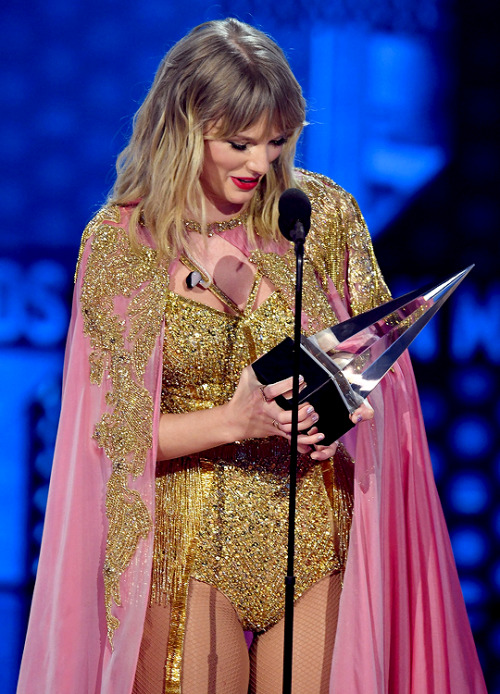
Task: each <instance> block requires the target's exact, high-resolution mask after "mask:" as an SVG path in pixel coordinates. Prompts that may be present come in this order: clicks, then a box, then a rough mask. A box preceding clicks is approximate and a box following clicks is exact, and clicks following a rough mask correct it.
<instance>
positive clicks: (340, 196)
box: [294, 168, 357, 209]
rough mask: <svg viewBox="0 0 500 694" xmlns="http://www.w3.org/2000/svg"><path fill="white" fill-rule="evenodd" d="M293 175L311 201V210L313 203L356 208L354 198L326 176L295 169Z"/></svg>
mask: <svg viewBox="0 0 500 694" xmlns="http://www.w3.org/2000/svg"><path fill="white" fill-rule="evenodd" d="M294 173H295V178H296V180H297V182H298V184H299V185H300V187H301V188H302V189H303V190H304V192H305V193H306V194H307V195H308V197H309V198H310V199H311V203H312V205H313V209H314V204H315V203H318V204H321V205H324V204H325V203H326V204H328V205H337V206H345V205H349V206H351V205H354V206H357V205H356V201H355V200H354V197H353V196H352V195H351V194H350V193H348V192H347V191H346V190H345V189H344V188H342V186H340V185H339V184H338V183H336V182H335V181H333V180H332V179H331V178H329V177H328V176H325V175H323V174H320V173H315V172H314V171H308V170H307V169H302V168H296V169H295V172H294Z"/></svg>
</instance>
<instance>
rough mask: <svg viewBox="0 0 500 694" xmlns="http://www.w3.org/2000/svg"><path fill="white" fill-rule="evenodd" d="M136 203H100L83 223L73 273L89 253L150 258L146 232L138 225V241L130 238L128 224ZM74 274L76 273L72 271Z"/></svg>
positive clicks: (118, 258) (151, 251) (110, 257)
mask: <svg viewBox="0 0 500 694" xmlns="http://www.w3.org/2000/svg"><path fill="white" fill-rule="evenodd" d="M136 207H137V203H130V204H127V205H116V204H107V205H104V206H103V207H101V208H100V209H99V210H98V212H97V213H96V214H95V215H94V217H93V218H92V219H91V220H90V221H89V223H88V224H87V226H86V227H85V229H84V231H83V234H82V238H81V242H80V249H79V253H78V261H77V267H76V274H77V273H78V270H79V267H80V265H81V262H82V259H83V258H85V257H87V256H89V255H90V254H92V255H94V256H96V255H98V256H100V258H101V260H102V261H104V260H105V259H106V260H109V261H110V262H111V260H112V261H113V263H116V262H121V261H122V260H123V259H124V258H126V259H127V262H129V263H132V261H133V260H134V258H136V259H139V258H141V259H142V260H144V258H145V257H147V259H148V262H150V261H151V257H150V256H152V255H155V252H154V249H153V245H152V243H151V239H150V237H149V234H148V232H147V230H146V229H145V228H141V230H140V233H139V234H138V235H137V236H138V243H134V242H133V241H131V237H130V234H129V226H130V222H131V218H132V215H133V212H134V210H135V208H136ZM75 276H76V275H75Z"/></svg>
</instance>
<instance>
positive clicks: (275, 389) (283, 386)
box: [260, 376, 305, 402]
mask: <svg viewBox="0 0 500 694" xmlns="http://www.w3.org/2000/svg"><path fill="white" fill-rule="evenodd" d="M304 387H305V383H304V377H303V376H299V390H302V388H304ZM292 388H293V378H292V377H291V376H290V377H289V378H285V379H283V380H282V381H276V383H268V384H267V385H266V386H261V387H260V389H261V392H262V394H263V396H264V397H265V399H266V400H267V402H269V401H270V400H274V398H277V397H278V395H283V397H285V398H287V399H290V398H291V397H292Z"/></svg>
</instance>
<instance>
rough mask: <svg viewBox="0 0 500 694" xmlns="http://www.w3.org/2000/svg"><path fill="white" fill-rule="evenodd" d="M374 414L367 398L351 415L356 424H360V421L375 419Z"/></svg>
mask: <svg viewBox="0 0 500 694" xmlns="http://www.w3.org/2000/svg"><path fill="white" fill-rule="evenodd" d="M373 415H374V411H373V407H372V406H371V405H370V403H369V402H368V401H367V400H365V401H364V402H363V404H362V405H361V406H360V407H358V409H357V410H354V412H353V413H352V414H351V415H350V419H351V422H354V424H358V423H359V422H366V421H368V420H369V419H373Z"/></svg>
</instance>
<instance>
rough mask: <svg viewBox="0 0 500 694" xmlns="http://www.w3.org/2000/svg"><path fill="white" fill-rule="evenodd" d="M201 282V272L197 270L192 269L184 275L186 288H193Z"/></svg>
mask: <svg viewBox="0 0 500 694" xmlns="http://www.w3.org/2000/svg"><path fill="white" fill-rule="evenodd" d="M201 283H202V278H201V274H200V273H199V272H198V271H197V270H193V272H190V273H189V275H188V276H187V277H186V284H187V288H188V289H194V288H195V287H196V286H197V285H198V284H201Z"/></svg>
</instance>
